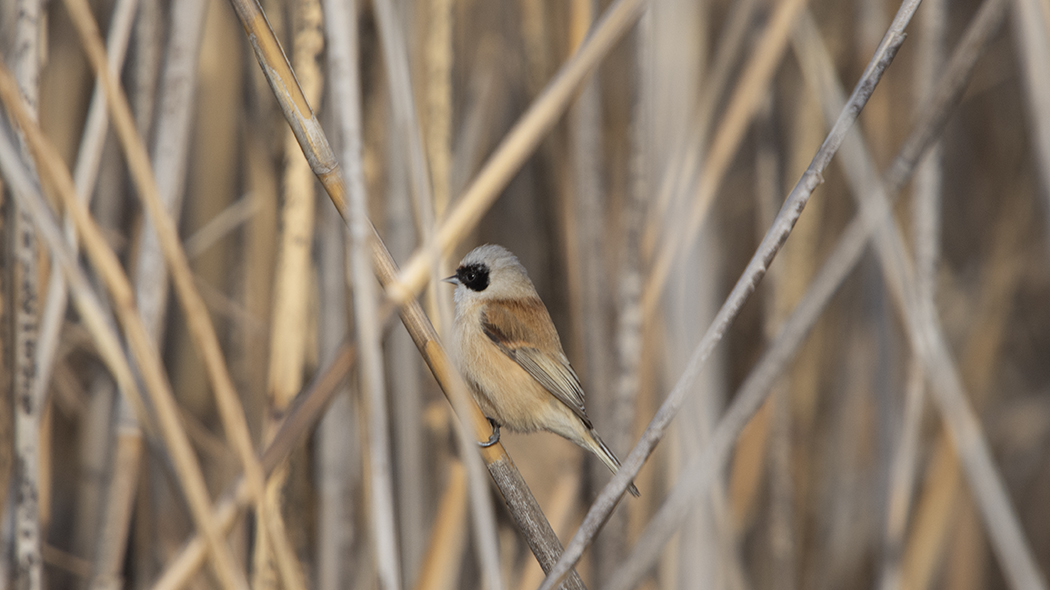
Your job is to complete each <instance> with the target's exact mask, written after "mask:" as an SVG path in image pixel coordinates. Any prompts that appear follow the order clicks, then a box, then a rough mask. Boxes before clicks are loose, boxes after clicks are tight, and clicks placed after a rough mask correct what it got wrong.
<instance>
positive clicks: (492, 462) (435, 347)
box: [231, 0, 583, 588]
mask: <svg viewBox="0 0 1050 590" xmlns="http://www.w3.org/2000/svg"><path fill="white" fill-rule="evenodd" d="M231 3H232V4H233V7H234V9H235V11H236V12H237V15H238V17H239V18H240V19H241V23H242V24H243V25H244V28H245V32H246V34H247V35H248V39H249V41H250V42H251V44H252V47H253V49H254V50H255V55H256V57H257V58H258V60H259V64H260V66H261V67H262V70H263V72H264V73H265V75H266V79H267V82H268V83H269V84H270V88H271V89H272V90H273V91H274V95H275V97H276V98H277V102H278V103H279V104H280V105H281V110H282V111H283V112H284V114H285V118H286V119H287V121H288V124H289V125H290V126H291V128H292V131H293V132H294V133H295V136H296V138H297V139H298V140H299V145H300V146H301V147H302V149H303V153H304V155H305V156H306V159H307V161H308V162H309V163H310V167H311V169H312V170H313V171H314V174H316V175H317V178H318V180H320V181H321V185H322V186H323V187H324V188H325V191H327V193H328V195H329V197H330V198H331V200H332V203H333V204H334V205H335V207H336V209H337V210H338V211H339V214H340V216H342V218H343V220H344V221H345V222H346V223H347V224H348V225H349V226H352V225H353V223H354V221H353V218H352V215H351V212H350V210H349V207H348V203H347V187H346V182H345V180H344V178H343V175H342V171H341V169H340V167H339V164H338V162H337V160H336V158H335V154H334V153H333V151H332V148H331V146H330V144H329V142H328V140H327V138H326V137H325V134H324V132H323V131H322V129H321V126H320V124H319V123H318V121H317V119H316V117H314V114H313V111H312V110H311V108H310V105H309V104H308V103H307V101H306V99H305V97H304V96H303V94H302V91H301V90H300V88H299V85H298V83H297V82H296V79H295V75H294V73H293V72H292V69H291V66H290V65H289V64H288V60H287V58H286V57H285V55H284V52H283V50H282V49H281V47H280V44H279V43H278V41H277V38H276V37H275V35H274V33H273V30H272V29H271V28H270V26H269V23H268V22H267V20H266V17H265V15H264V14H263V12H262V10H261V9H260V7H259V5H258V4H257V3H256V2H255V1H254V0H231ZM365 222H366V223H367V224H368V225H371V224H370V222H367V220H365ZM369 238H370V239H369V240H368V243H369V246H370V250H371V257H372V267H373V270H374V272H375V274H376V276H377V277H378V278H379V281H380V283H381V284H382V285H383V286H384V287H389V285H390V284H392V283H393V282H394V281H395V280H396V277H397V265H396V264H395V262H394V260H393V258H392V257H391V256H390V252H389V251H387V249H386V246H385V245H384V244H383V241H382V239H381V238H380V237H379V235H378V234H377V233H376V231H375V228H374V227H372V228H371V235H370V236H369ZM427 267H428V268H429V264H428V265H427ZM427 272H428V273H429V271H427ZM401 303H402V307H401V308H400V315H401V321H402V323H403V324H404V325H405V328H406V329H407V330H408V332H409V334H410V335H411V336H412V340H413V342H415V344H416V347H417V348H418V349H419V351H420V354H421V355H422V356H423V359H424V360H425V361H426V363H427V365H428V366H429V367H430V370H431V372H432V373H433V374H434V377H435V378H436V379H437V381H438V383H439V384H440V385H441V389H442V391H444V393H445V395H446V397H447V398H448V399H449V401H450V402H451V403H452V407H453V408H454V409H455V410H456V413H457V414H458V415H459V416H460V418H461V419H462V420H465V421H467V422H469V424H470V426H471V429H472V431H473V433H474V436H475V437H476V438H477V439H478V440H484V439H486V438H487V437H488V432H489V425H488V421H487V420H485V417H484V416H483V415H482V414H481V410H480V409H479V408H478V407H477V404H476V403H475V402H474V401H473V399H472V398H471V397H470V396H469V394H468V393H467V388H466V384H465V383H463V380H462V378H461V377H460V376H459V374H458V373H457V372H456V371H455V369H453V367H452V365H451V363H450V360H449V358H448V355H447V354H446V352H445V350H444V348H443V347H442V346H441V343H440V342H439V340H438V336H437V332H436V331H435V330H434V327H433V325H432V324H431V323H430V320H429V319H428V318H427V316H426V314H424V313H423V309H422V307H420V305H419V303H418V302H416V301H415V299H409V300H407V301H403V302H401ZM481 456H482V459H484V461H485V464H486V466H487V467H488V469H489V474H490V475H491V476H492V478H493V480H494V481H495V483H496V485H497V487H499V489H500V492H501V493H502V494H503V497H504V499H505V500H506V502H507V507H508V509H509V510H510V513H511V516H512V517H513V518H514V520H515V522H516V523H517V525H518V528H519V530H521V532H522V534H523V536H524V537H525V540H526V542H527V543H528V544H529V548H530V549H531V550H532V552H533V554H534V555H535V556H536V558H537V560H538V561H539V562H540V565H541V566H542V567H543V568H544V570H547V569H548V568H549V567H551V566H552V565H553V564H554V562H555V561H557V558H558V556H559V555H560V554H561V543H560V542H559V541H558V538H557V536H556V535H555V534H554V531H553V529H551V526H550V523H549V522H547V519H546V518H545V517H544V516H543V512H542V510H541V509H540V507H539V504H538V503H537V502H536V499H535V498H534V497H533V495H532V492H531V491H529V489H528V486H527V485H525V482H524V480H523V479H522V477H521V474H520V473H519V472H518V470H517V469H516V468H515V467H514V463H513V462H512V461H511V459H510V456H509V455H507V452H506V450H505V449H504V448H503V445H502V444H495V445H493V446H491V447H489V448H487V449H482V450H481ZM566 587H567V588H582V587H583V583H582V581H580V580H579V577H578V576H576V575H575V574H574V575H573V576H572V577H570V579H569V581H568V582H567V584H566Z"/></svg>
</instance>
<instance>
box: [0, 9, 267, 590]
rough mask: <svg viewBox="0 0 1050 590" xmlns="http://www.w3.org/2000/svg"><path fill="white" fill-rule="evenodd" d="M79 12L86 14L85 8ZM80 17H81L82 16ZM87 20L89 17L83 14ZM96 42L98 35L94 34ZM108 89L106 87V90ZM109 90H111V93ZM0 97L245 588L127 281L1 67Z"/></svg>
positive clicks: (215, 539)
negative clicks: (67, 219)
mask: <svg viewBox="0 0 1050 590" xmlns="http://www.w3.org/2000/svg"><path fill="white" fill-rule="evenodd" d="M82 8H83V9H87V6H86V5H84V6H83V7H82ZM81 16H84V15H83V14H82V15H81ZM86 16H87V18H91V17H90V12H88V13H87V15H86ZM95 40H96V42H97V41H98V39H97V31H96V38H95ZM102 57H103V59H102V60H101V61H100V65H101V68H100V69H101V71H102V72H105V57H104V55H103V56H102ZM107 86H108V85H107ZM110 89H111V88H110ZM107 94H111V93H109V92H107ZM0 95H2V99H3V103H4V105H5V106H6V107H7V110H8V113H10V114H12V116H13V118H14V119H15V120H17V121H18V123H19V126H20V128H21V129H22V131H23V133H24V134H25V136H26V138H27V140H28V141H29V144H30V147H31V149H32V152H33V154H34V157H35V160H36V164H37V167H38V170H39V171H40V172H41V173H43V174H44V177H45V178H47V179H48V181H49V183H50V185H51V186H52V187H53V188H54V189H55V190H56V192H58V194H59V196H60V197H61V198H62V201H63V204H64V206H65V207H66V209H67V210H69V211H72V212H73V218H74V221H75V222H76V225H77V231H78V232H79V233H80V234H81V236H82V240H83V243H84V246H85V249H86V250H87V252H88V256H89V257H90V259H91V261H92V263H93V264H94V265H95V268H96V270H97V271H98V272H99V274H100V275H102V277H103V280H104V281H106V285H107V288H108V289H109V291H110V295H111V297H112V300H113V303H114V306H115V308H116V311H117V313H118V315H119V317H120V320H121V323H122V324H123V327H124V330H125V335H126V336H127V338H128V342H129V345H130V347H131V349H132V351H133V352H134V354H135V357H136V361H137V363H138V365H139V368H140V370H141V371H142V373H143V380H144V381H145V382H146V384H147V391H148V392H149V393H150V395H151V398H152V401H153V403H154V405H155V406H156V408H157V414H158V419H159V423H160V429H161V432H162V434H163V435H164V438H165V442H166V443H167V444H168V447H169V450H170V451H171V453H172V457H173V459H174V461H175V466H176V469H177V471H178V473H179V475H180V482H181V484H182V485H183V489H184V490H185V492H186V494H187V498H188V500H189V503H190V508H191V512H192V513H193V516H194V520H195V521H196V524H197V526H198V527H199V528H200V529H201V530H202V532H203V533H204V534H205V536H206V538H207V539H208V543H209V546H210V549H211V550H212V554H211V557H212V559H213V561H214V563H215V569H216V574H217V575H218V576H219V577H220V579H221V580H222V581H223V583H224V586H225V587H227V588H231V589H232V588H246V587H247V582H246V581H245V580H244V578H243V573H241V572H239V571H238V570H237V569H236V568H235V567H234V565H233V558H232V555H231V554H230V552H229V548H228V547H227V546H226V544H225V543H224V542H223V540H222V539H221V537H220V536H219V535H218V532H217V530H216V529H215V527H214V526H213V525H212V523H211V521H210V520H209V519H208V503H209V500H208V494H207V488H206V486H205V485H204V479H203V476H202V474H201V471H200V465H199V464H198V462H197V460H196V457H194V455H193V450H192V448H191V447H190V443H189V440H188V439H187V437H186V433H185V431H184V430H183V428H182V425H181V424H180V423H179V418H178V411H177V409H176V408H177V406H176V404H175V400H174V397H173V394H172V392H171V386H170V385H169V384H168V382H167V379H166V377H165V375H164V371H163V369H162V364H161V361H160V355H159V354H158V352H157V350H156V348H155V347H154V346H153V345H152V343H151V341H150V338H149V336H148V334H147V332H146V330H145V326H144V325H143V323H142V320H141V318H140V317H139V315H138V313H137V312H136V311H135V308H134V304H133V302H132V291H131V286H130V283H129V282H128V279H127V276H126V275H124V273H123V271H122V270H121V268H120V263H119V262H118V261H117V258H116V256H115V255H114V254H113V251H112V250H110V249H109V246H108V245H107V244H106V243H105V240H104V238H103V237H102V234H101V232H100V231H99V229H98V227H97V226H96V225H95V224H94V222H93V221H92V220H91V217H90V215H89V214H88V213H87V212H86V211H85V210H84V208H83V206H82V205H80V204H79V203H77V201H76V189H75V188H74V186H73V180H72V178H71V177H70V175H69V171H68V170H67V169H66V168H65V167H64V166H63V164H62V160H61V158H60V157H59V156H58V155H57V154H55V153H54V149H53V148H52V147H51V146H50V145H49V144H48V143H47V140H46V139H45V138H44V137H43V135H42V133H41V132H40V129H39V128H38V127H36V125H35V124H34V123H33V122H32V120H31V119H30V118H29V116H28V114H27V112H26V110H25V107H24V106H23V105H22V104H21V102H20V98H19V96H18V92H17V89H16V88H15V86H14V81H13V80H12V78H11V76H10V74H9V73H8V71H7V69H6V67H0Z"/></svg>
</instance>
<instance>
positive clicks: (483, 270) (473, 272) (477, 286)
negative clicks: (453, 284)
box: [456, 264, 489, 292]
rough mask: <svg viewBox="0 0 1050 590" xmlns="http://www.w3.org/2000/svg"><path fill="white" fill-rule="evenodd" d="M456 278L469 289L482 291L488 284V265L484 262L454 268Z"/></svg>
mask: <svg viewBox="0 0 1050 590" xmlns="http://www.w3.org/2000/svg"><path fill="white" fill-rule="evenodd" d="M456 278H457V279H459V282H460V283H462V284H463V285H465V286H466V287H467V288H468V289H470V290H471V291H478V292H481V291H484V290H485V289H487V288H488V286H489V267H488V266H486V265H484V264H465V265H463V266H461V267H459V268H457V269H456Z"/></svg>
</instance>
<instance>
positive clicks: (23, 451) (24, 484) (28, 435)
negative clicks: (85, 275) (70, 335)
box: [11, 0, 47, 590]
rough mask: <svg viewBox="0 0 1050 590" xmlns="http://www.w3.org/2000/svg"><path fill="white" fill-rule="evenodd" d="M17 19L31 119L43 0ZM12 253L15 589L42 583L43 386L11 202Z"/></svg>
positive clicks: (17, 51)
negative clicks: (39, 384)
mask: <svg viewBox="0 0 1050 590" xmlns="http://www.w3.org/2000/svg"><path fill="white" fill-rule="evenodd" d="M17 4H18V22H17V23H16V28H15V40H14V47H13V49H12V56H11V60H12V62H13V68H14V75H15V78H16V80H17V82H18V90H19V91H20V92H21V94H22V99H23V100H25V102H26V108H27V109H28V111H29V114H30V116H31V117H32V118H33V119H34V120H35V119H36V118H37V116H38V115H37V111H38V108H39V105H38V103H39V94H40V66H41V42H40V41H41V40H40V24H41V18H42V14H41V12H42V6H43V2H41V1H40V0H18V2H17ZM13 222H14V223H13V225H12V227H13V232H12V233H13V234H14V239H13V244H14V245H13V250H14V254H13V256H12V262H13V267H14V268H13V272H12V274H11V276H12V279H13V285H12V286H13V288H12V290H11V293H12V296H13V301H12V305H11V307H12V309H14V314H13V316H12V319H13V328H14V337H13V339H12V340H13V342H12V343H13V346H12V355H13V359H14V362H13V365H12V367H11V368H12V371H11V380H12V385H11V400H12V403H13V405H14V450H15V453H14V454H15V465H16V466H17V467H16V469H15V471H14V478H15V490H16V492H15V495H14V527H15V533H14V538H15V543H14V552H15V563H14V565H15V572H14V573H15V575H14V585H15V587H16V588H19V589H20V590H21V589H25V590H39V589H40V588H41V587H42V584H43V560H42V558H41V555H40V545H41V543H42V542H43V538H44V535H43V534H42V533H41V530H40V529H41V520H40V515H41V514H40V513H41V507H40V504H39V500H40V495H41V493H42V490H41V488H40V484H41V477H42V474H41V471H40V470H41V467H42V465H41V460H42V458H41V455H40V444H41V439H40V437H41V414H42V413H43V411H44V408H43V404H44V399H43V396H42V395H38V394H41V393H42V388H40V387H38V386H37V381H38V380H39V378H40V376H39V375H38V368H37V362H38V359H37V356H36V354H35V353H34V351H35V350H36V349H37V348H38V347H39V346H40V345H41V344H44V345H46V344H47V342H46V335H44V336H45V342H43V343H41V342H40V337H41V334H40V325H39V321H40V317H39V314H40V309H39V308H40V303H39V299H40V296H41V291H42V288H41V285H40V278H39V277H38V276H37V275H38V273H39V266H38V253H37V245H36V244H37V238H36V232H34V231H33V224H32V221H31V220H30V218H29V215H28V214H27V213H26V212H25V211H24V210H23V209H21V208H20V207H17V206H16V207H15V215H14V216H13Z"/></svg>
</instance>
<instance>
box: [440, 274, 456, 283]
mask: <svg viewBox="0 0 1050 590" xmlns="http://www.w3.org/2000/svg"><path fill="white" fill-rule="evenodd" d="M441 280H442V281H444V282H446V283H452V284H453V285H459V277H457V276H456V275H452V276H450V277H448V278H447V279H441Z"/></svg>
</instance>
